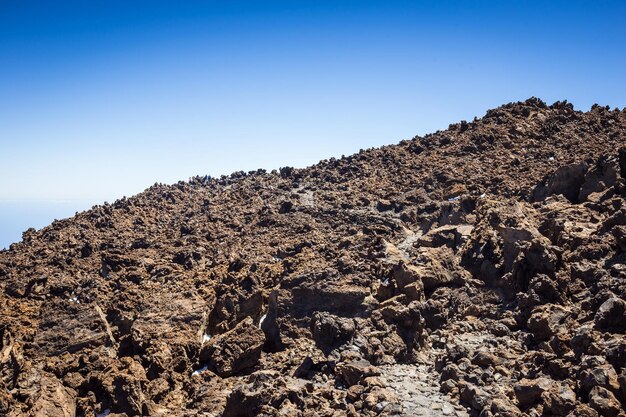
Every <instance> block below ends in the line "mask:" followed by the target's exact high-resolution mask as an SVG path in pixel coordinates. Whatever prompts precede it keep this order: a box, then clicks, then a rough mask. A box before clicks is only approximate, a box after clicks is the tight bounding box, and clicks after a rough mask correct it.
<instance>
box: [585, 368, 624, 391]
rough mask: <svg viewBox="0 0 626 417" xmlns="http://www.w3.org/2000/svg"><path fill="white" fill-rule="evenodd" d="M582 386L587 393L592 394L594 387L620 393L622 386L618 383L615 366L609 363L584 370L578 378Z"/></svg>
mask: <svg viewBox="0 0 626 417" xmlns="http://www.w3.org/2000/svg"><path fill="white" fill-rule="evenodd" d="M578 378H579V379H580V386H581V388H582V389H583V390H584V391H585V392H590V391H591V390H592V389H593V387H602V388H606V389H608V390H610V391H611V392H613V393H618V392H619V389H620V386H619V383H618V381H617V373H616V372H615V369H614V368H613V365H610V364H608V363H605V364H601V365H597V366H594V367H592V368H590V369H583V370H582V371H581V372H580V375H579V376H578Z"/></svg>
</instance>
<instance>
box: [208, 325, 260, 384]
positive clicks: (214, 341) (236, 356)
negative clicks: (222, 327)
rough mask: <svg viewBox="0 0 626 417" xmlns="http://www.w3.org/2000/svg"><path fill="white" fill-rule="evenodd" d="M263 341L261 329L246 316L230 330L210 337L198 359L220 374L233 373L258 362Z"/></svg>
mask: <svg viewBox="0 0 626 417" xmlns="http://www.w3.org/2000/svg"><path fill="white" fill-rule="evenodd" d="M264 342H265V335H264V334H263V331H261V329H259V327H258V326H255V325H254V323H253V322H252V319H251V318H250V317H247V318H245V319H244V320H243V321H242V322H241V323H239V324H238V325H237V326H235V328H233V329H232V330H230V331H228V332H226V333H224V334H221V335H218V336H214V337H213V338H211V340H209V342H208V343H207V344H206V345H205V346H204V347H203V348H202V351H201V352H200V361H201V362H207V363H208V365H209V368H210V369H213V370H214V371H215V373H217V374H218V375H220V376H224V377H227V376H230V375H234V374H236V373H238V372H241V371H243V370H246V369H248V368H251V367H253V366H254V365H256V364H257V363H258V362H259V359H260V357H261V350H262V348H263V343H264Z"/></svg>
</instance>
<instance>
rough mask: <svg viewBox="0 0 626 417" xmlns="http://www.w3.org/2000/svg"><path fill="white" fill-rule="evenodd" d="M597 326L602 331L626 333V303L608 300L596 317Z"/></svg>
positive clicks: (614, 299)
mask: <svg viewBox="0 0 626 417" xmlns="http://www.w3.org/2000/svg"><path fill="white" fill-rule="evenodd" d="M595 322H596V326H597V327H598V328H599V329H601V330H608V331H615V332H623V331H626V301H624V300H622V299H621V298H617V297H611V298H609V299H608V300H606V301H605V302H604V303H602V305H601V306H600V308H598V311H597V312H596V316H595Z"/></svg>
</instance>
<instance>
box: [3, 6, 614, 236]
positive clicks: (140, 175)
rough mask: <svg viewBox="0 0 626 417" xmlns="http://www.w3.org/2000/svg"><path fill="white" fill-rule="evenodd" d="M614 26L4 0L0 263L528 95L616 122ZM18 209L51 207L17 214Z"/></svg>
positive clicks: (354, 9)
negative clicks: (56, 236) (163, 188)
mask: <svg viewBox="0 0 626 417" xmlns="http://www.w3.org/2000/svg"><path fill="white" fill-rule="evenodd" d="M625 13H626V4H624V3H623V2H618V1H607V2H602V3H599V4H594V7H593V8H590V7H588V3H587V2H584V1H573V2H572V1H570V2H565V1H555V2H550V3H549V4H545V3H544V2H538V1H534V2H530V1H529V2H515V3H507V4H502V3H500V2H493V1H492V2H489V1H479V2H475V3H473V4H471V5H468V4H465V3H463V2H458V1H444V2H437V3H431V2H403V1H391V2H385V3H383V4H379V3H378V2H371V1H365V2H355V1H339V2H326V1H321V2H306V1H305V2H298V3H292V2H286V1H270V2H263V3H258V2H252V1H235V2H221V1H212V2H208V3H205V2H198V1H190V2H186V3H184V4H176V3H174V2H170V1H162V0H158V1H155V2H151V3H150V7H149V8H148V7H145V6H144V5H141V4H131V5H129V4H124V3H121V2H104V1H94V2H90V3H88V4H85V3H82V2H76V1H61V2H56V3H54V4H41V3H36V2H29V1H25V2H13V1H9V2H4V3H3V4H2V5H1V6H0V23H1V24H0V39H2V41H3V42H1V43H0V90H1V91H3V94H2V95H0V138H1V141H2V142H1V148H0V174H1V175H2V177H3V178H5V180H4V181H0V205H4V208H3V207H0V214H3V215H2V216H0V218H1V219H2V220H0V248H2V247H6V246H8V245H9V244H10V243H11V242H13V241H16V239H18V240H19V238H20V236H19V235H18V234H17V232H16V230H22V231H23V230H25V229H26V228H28V227H30V226H33V227H37V228H40V227H43V226H45V225H46V224H49V223H50V222H51V221H52V220H53V218H52V217H51V216H53V215H55V216H64V217H68V216H71V215H72V214H73V213H74V212H75V211H79V210H81V211H82V210H84V209H86V208H85V204H86V202H100V203H102V202H104V201H115V200H116V199H119V198H121V197H122V196H131V195H135V194H137V193H140V192H142V191H143V190H145V189H146V188H148V187H150V186H151V185H152V184H154V183H164V184H172V183H175V182H177V181H180V180H187V179H188V178H190V177H193V176H196V175H211V176H213V177H219V176H221V175H228V174H231V173H233V172H236V171H252V170H256V169H259V168H263V169H267V170H268V171H271V170H272V169H278V168H279V167H281V166H294V167H298V168H302V167H307V166H310V165H313V164H315V163H317V162H318V161H320V160H323V159H328V158H331V157H339V156H341V155H350V154H353V153H356V152H358V151H359V149H367V148H372V147H380V146H383V145H388V144H392V143H398V142H400V141H401V140H405V139H410V138H412V137H414V136H416V135H420V136H422V135H424V134H427V133H432V132H435V131H437V130H445V129H446V128H447V126H448V125H449V124H451V123H457V122H459V121H461V120H467V121H471V120H472V119H473V118H474V117H482V116H483V115H484V113H485V111H486V110H488V109H492V108H495V107H498V106H500V105H503V104H506V103H509V102H516V101H524V100H526V99H528V98H530V97H538V98H540V99H542V100H543V101H545V102H546V103H547V104H551V103H553V102H556V101H560V100H567V101H568V102H570V103H572V104H573V105H574V106H575V108H576V109H577V110H581V111H588V110H589V108H590V107H591V106H592V105H593V104H599V105H602V106H607V105H608V106H609V107H611V108H625V107H626V85H624V83H623V82H622V77H623V73H624V70H626V55H625V54H623V46H622V45H621V40H622V39H624V37H626V27H624V25H623V24H622V22H621V16H624V14H625ZM59 201H65V202H67V203H68V204H65V206H66V207H65V208H64V209H63V210H61V211H59V208H58V204H57V203H58V202H59ZM15 202H22V203H30V204H34V203H41V204H52V205H55V204H56V205H57V207H56V208H54V209H50V211H49V212H48V214H45V213H44V211H41V213H39V211H38V210H35V211H37V213H39V214H36V215H34V214H33V216H34V217H28V216H29V214H28V210H27V211H26V212H24V213H23V214H24V216H22V215H21V214H22V213H19V210H18V212H17V213H14V212H13V211H11V210H13V209H12V208H10V207H8V206H7V205H10V204H14V203H15ZM72 203H73V204H72ZM87 208H89V207H87Z"/></svg>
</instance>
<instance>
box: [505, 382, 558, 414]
mask: <svg viewBox="0 0 626 417" xmlns="http://www.w3.org/2000/svg"><path fill="white" fill-rule="evenodd" d="M552 383H553V381H552V380H551V379H549V378H545V377H540V378H537V379H526V378H524V379H522V380H520V381H519V382H518V383H517V384H515V386H514V387H513V391H514V393H515V398H517V402H518V403H519V405H520V407H521V408H527V407H530V406H532V405H535V404H536V403H537V401H538V400H539V399H540V398H541V395H542V394H543V393H544V392H546V391H548V390H549V389H550V387H551V386H552Z"/></svg>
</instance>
